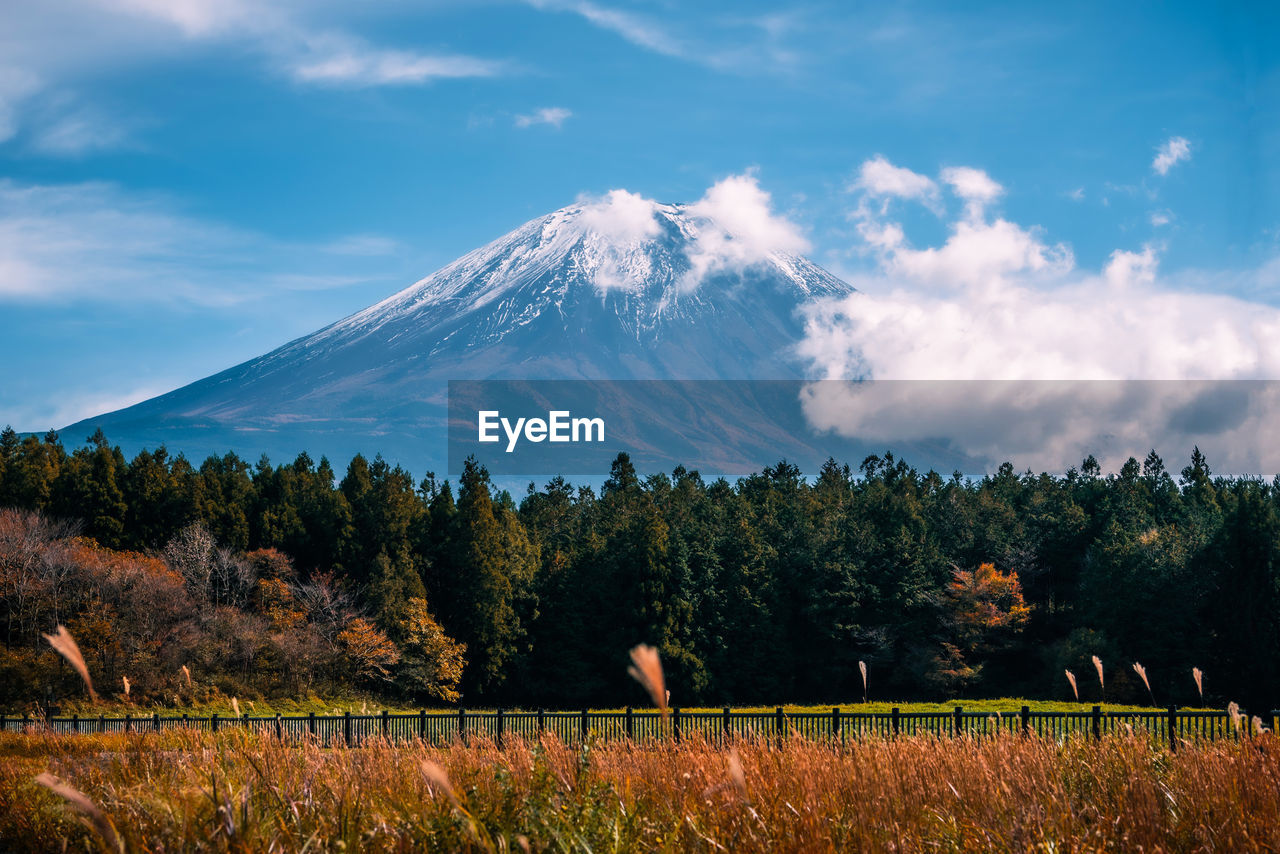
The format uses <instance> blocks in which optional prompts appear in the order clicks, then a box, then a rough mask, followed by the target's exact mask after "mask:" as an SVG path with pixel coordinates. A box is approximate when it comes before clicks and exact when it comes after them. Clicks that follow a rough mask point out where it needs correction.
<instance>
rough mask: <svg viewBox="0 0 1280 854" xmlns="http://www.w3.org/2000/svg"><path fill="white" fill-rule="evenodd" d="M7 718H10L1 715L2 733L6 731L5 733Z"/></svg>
mask: <svg viewBox="0 0 1280 854" xmlns="http://www.w3.org/2000/svg"><path fill="white" fill-rule="evenodd" d="M6 717H8V716H7V715H0V732H4V731H5V727H6V724H5V718H6Z"/></svg>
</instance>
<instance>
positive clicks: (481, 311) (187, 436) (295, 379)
mask: <svg viewBox="0 0 1280 854" xmlns="http://www.w3.org/2000/svg"><path fill="white" fill-rule="evenodd" d="M713 201H716V200H713ZM727 201H728V202H732V201H733V200H732V199H729V200H727ZM725 202H726V200H724V199H721V200H718V201H717V202H716V203H715V204H708V202H707V200H705V199H704V200H703V201H701V202H698V203H695V204H692V205H668V204H658V203H655V202H651V201H649V200H646V199H643V198H641V197H639V196H636V195H634V194H631V193H626V192H625V191H614V192H613V193H610V194H609V195H607V196H605V197H604V198H602V199H599V200H587V201H580V202H578V203H575V204H573V205H570V206H568V207H565V208H561V209H560V210H557V211H553V212H551V213H549V214H546V215H545V216H541V217H538V218H537V219H534V220H530V221H529V222H527V223H525V224H524V225H522V226H520V227H519V228H516V229H515V230H514V231H512V232H510V233H509V234H506V235H504V236H502V237H500V238H498V239H497V240H495V241H493V242H492V243H489V244H488V245H486V246H483V247H480V248H479V249H476V250H474V251H472V252H469V253H467V254H466V255H464V256H462V257H461V258H459V259H458V260H456V261H454V262H453V263H451V264H449V265H447V266H445V267H443V268H442V269H440V270H438V271H436V272H435V273H432V274H431V275H430V276H427V277H426V278H424V279H422V280H420V281H418V282H416V283H414V284H413V285H410V286H409V287H407V288H405V289H404V290H402V291H400V292H399V293H396V294H393V295H392V296H390V297H388V298H387V299H385V300H383V301H381V302H379V303H377V304H376V305H372V306H370V307H369V308H366V309H364V310H363V311H360V312H357V313H356V314H353V315H351V316H349V317H347V318H344V319H342V320H339V321H337V322H336V323H334V324H332V325H330V326H328V327H325V328H324V329H321V330H319V331H317V332H315V333H313V334H311V335H307V336H305V337H303V338H299V339H297V340H295V341H292V342H290V343H288V344H286V345H284V346H282V347H280V348H278V349H277V350H274V351H272V352H271V353H267V354H265V355H263V356H260V357H258V358H256V359H252V360H250V361H248V362H245V363H243V364H241V365H237V366H235V367H233V368H229V369H228V370H226V371H223V372H221V373H219V374H216V375H214V376H211V377H208V378H206V379H204V380H200V381H198V382H195V383H192V384H191V385H188V386H185V387H183V388H180V389H177V390H176V391H173V392H169V393H168V394H165V395H162V396H160V397H157V398H153V399H152V400H148V401H145V402H143V403H140V404H137V405H136V406H133V407H130V408H128V409H124V410H120V411H119V412H114V413H109V414H107V415H103V416H99V417H97V418H92V419H87V420H86V421H83V422H80V423H79V424H76V425H72V427H70V428H67V429H70V430H73V431H84V430H88V431H90V432H92V430H93V429H94V428H95V427H102V428H103V429H104V430H105V431H106V432H107V434H108V435H110V436H111V437H112V439H113V441H119V442H121V443H122V444H123V445H124V446H125V447H138V446H141V445H149V446H153V447H154V446H155V445H158V444H160V443H161V442H164V443H165V444H167V445H168V446H169V447H170V448H171V449H173V450H183V451H185V452H187V453H188V454H191V455H203V454H207V453H222V452H225V451H226V450H227V449H229V448H230V449H235V450H237V451H238V452H241V453H244V454H246V455H247V456H249V457H250V458H253V457H256V456H257V454H259V453H263V452H267V453H270V454H272V455H275V456H280V455H282V454H283V455H285V456H287V457H290V458H291V457H292V455H293V454H296V453H297V451H298V450H300V449H307V450H309V451H310V452H311V453H312V454H313V455H318V454H321V453H327V454H330V455H331V456H334V457H343V456H350V455H351V454H353V453H354V452H356V451H362V452H364V453H367V454H371V453H376V452H382V453H384V454H385V455H386V456H387V457H388V458H390V459H402V460H405V459H416V460H420V459H421V457H422V446H423V443H425V442H429V441H431V439H430V437H432V436H434V434H435V433H440V431H441V425H442V424H443V422H444V402H445V397H446V393H445V390H446V387H447V382H448V381H449V380H456V379H487V378H505V379H794V378H802V377H803V376H804V370H803V367H802V366H801V364H800V362H799V360H798V359H797V357H796V355H795V353H794V347H795V344H796V343H797V342H798V341H799V340H800V338H801V336H802V334H803V324H802V320H801V318H800V316H799V308H800V307H801V306H802V305H804V304H805V303H807V302H809V301H810V300H812V299H815V298H819V297H824V296H839V295H843V294H847V293H849V292H850V291H851V290H852V288H851V287H850V286H849V285H847V284H845V283H844V282H842V281H841V280H839V279H837V278H836V277H834V276H832V275H831V274H830V273H828V272H827V271H825V270H823V269H822V268H821V267H819V266H817V265H816V264H813V263H812V262H810V261H808V260H807V259H805V258H804V257H803V256H802V255H800V254H797V253H796V251H794V250H796V249H798V248H800V247H802V246H803V245H805V244H804V243H803V238H802V237H801V236H800V235H799V234H798V232H795V231H794V229H793V228H792V227H790V226H789V225H785V224H783V225H779V223H778V222H776V221H771V220H769V219H767V218H764V217H761V216H760V215H759V214H758V211H756V212H753V211H752V210H751V209H750V207H749V206H747V207H738V206H736V205H734V204H731V203H725ZM85 435H87V433H86V434H85ZM441 435H442V434H441ZM437 438H438V437H437ZM429 461H430V460H429ZM437 464H438V463H437Z"/></svg>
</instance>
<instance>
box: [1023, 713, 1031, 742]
mask: <svg viewBox="0 0 1280 854" xmlns="http://www.w3.org/2000/svg"><path fill="white" fill-rule="evenodd" d="M1021 717H1022V734H1023V735H1030V734H1031V707H1030V706H1023V707H1022V714H1021Z"/></svg>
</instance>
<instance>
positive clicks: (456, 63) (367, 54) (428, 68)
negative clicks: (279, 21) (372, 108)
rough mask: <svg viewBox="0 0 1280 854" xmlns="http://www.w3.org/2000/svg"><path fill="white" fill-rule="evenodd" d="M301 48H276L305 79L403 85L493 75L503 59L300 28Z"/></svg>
mask: <svg viewBox="0 0 1280 854" xmlns="http://www.w3.org/2000/svg"><path fill="white" fill-rule="evenodd" d="M298 42H299V43H300V44H301V45H302V47H301V48H300V49H295V50H281V51H280V54H279V60H280V61H281V62H282V63H283V65H284V67H285V68H286V69H287V71H288V73H289V74H290V75H291V76H292V77H293V78H294V79H295V80H298V81H301V82H304V83H320V84H338V85H343V86H403V85H418V84H422V83H429V82H431V81H433V80H448V79H457V78H464V77H495V76H497V75H499V74H501V73H503V71H504V70H505V68H506V66H505V65H504V63H501V62H495V61H493V60H488V59H478V58H476V57H472V56H461V55H447V54H441V55H431V54H423V53H417V52H414V51H405V50H390V49H383V48H375V47H371V46H370V45H368V44H366V43H365V42H363V41H362V40H360V39H356V38H354V37H351V36H347V35H341V34H333V33H322V34H311V33H306V34H300V37H299V38H298Z"/></svg>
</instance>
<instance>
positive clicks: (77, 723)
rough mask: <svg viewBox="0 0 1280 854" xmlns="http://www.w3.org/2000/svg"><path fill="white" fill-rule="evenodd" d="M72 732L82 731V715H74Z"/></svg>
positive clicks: (72, 717)
mask: <svg viewBox="0 0 1280 854" xmlns="http://www.w3.org/2000/svg"><path fill="white" fill-rule="evenodd" d="M71 731H72V732H79V731H80V715H79V714H78V713H72V715H71Z"/></svg>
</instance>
